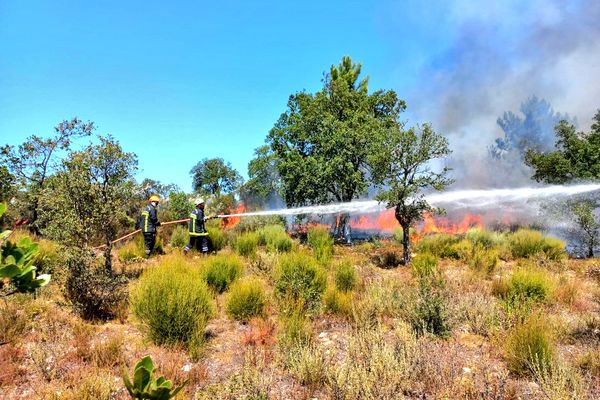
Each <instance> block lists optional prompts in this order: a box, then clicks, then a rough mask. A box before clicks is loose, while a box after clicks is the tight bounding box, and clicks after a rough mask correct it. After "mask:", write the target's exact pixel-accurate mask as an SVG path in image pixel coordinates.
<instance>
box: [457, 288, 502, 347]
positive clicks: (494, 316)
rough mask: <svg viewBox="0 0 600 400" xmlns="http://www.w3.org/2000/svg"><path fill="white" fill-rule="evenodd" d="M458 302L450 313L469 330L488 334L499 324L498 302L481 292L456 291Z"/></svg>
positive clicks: (482, 334)
mask: <svg viewBox="0 0 600 400" xmlns="http://www.w3.org/2000/svg"><path fill="white" fill-rule="evenodd" d="M455 296H456V298H457V301H458V304H457V305H456V306H455V310H453V312H452V315H453V318H454V319H455V320H456V323H458V324H463V325H465V326H466V327H467V328H468V330H469V332H471V333H474V334H476V335H481V336H488V337H489V336H490V335H491V333H492V332H493V331H494V330H496V329H497V328H498V327H499V325H500V309H499V304H498V302H497V301H496V300H495V299H494V298H492V297H488V296H486V295H484V294H482V293H474V292H467V293H456V294H455Z"/></svg>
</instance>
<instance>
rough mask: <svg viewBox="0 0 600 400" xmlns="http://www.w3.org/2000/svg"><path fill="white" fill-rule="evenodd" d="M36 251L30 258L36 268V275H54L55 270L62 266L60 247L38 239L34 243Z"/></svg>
mask: <svg viewBox="0 0 600 400" xmlns="http://www.w3.org/2000/svg"><path fill="white" fill-rule="evenodd" d="M36 243H37V245H38V251H37V253H36V254H35V255H34V256H33V258H32V264H33V265H35V267H36V272H37V273H38V274H54V273H55V272H56V270H57V269H59V268H61V267H62V266H63V265H64V262H65V259H64V257H63V256H62V253H61V250H60V246H59V245H58V244H57V243H56V242H53V241H51V240H47V239H40V240H38V241H36Z"/></svg>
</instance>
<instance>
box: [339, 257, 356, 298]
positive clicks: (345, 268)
mask: <svg viewBox="0 0 600 400" xmlns="http://www.w3.org/2000/svg"><path fill="white" fill-rule="evenodd" d="M334 280H335V286H336V288H337V289H338V290H341V291H342V292H349V291H351V290H353V289H354V287H355V286H356V284H357V282H358V276H357V274H356V270H355V269H354V267H353V266H352V264H351V263H350V262H349V261H344V262H342V263H340V265H338V267H337V268H336V270H335V273H334Z"/></svg>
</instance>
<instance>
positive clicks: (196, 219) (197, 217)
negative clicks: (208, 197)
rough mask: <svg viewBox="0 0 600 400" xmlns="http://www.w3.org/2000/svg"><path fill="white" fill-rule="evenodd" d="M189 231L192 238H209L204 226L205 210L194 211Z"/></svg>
mask: <svg viewBox="0 0 600 400" xmlns="http://www.w3.org/2000/svg"><path fill="white" fill-rule="evenodd" d="M188 231H189V233H190V236H208V232H207V231H206V227H205V226H204V210H202V209H201V208H194V211H192V213H191V214H190V220H189V222H188Z"/></svg>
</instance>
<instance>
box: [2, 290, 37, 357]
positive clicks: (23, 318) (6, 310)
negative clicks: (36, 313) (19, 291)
mask: <svg viewBox="0 0 600 400" xmlns="http://www.w3.org/2000/svg"><path fill="white" fill-rule="evenodd" d="M3 300H4V301H1V300H0V346H2V345H3V344H6V343H13V342H17V341H19V340H20V339H21V338H22V336H23V335H24V333H25V332H26V331H27V330H28V329H29V327H30V325H31V315H30V314H29V313H28V312H27V307H28V304H30V303H31V300H30V299H29V298H28V296H27V295H16V296H12V298H9V299H3Z"/></svg>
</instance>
